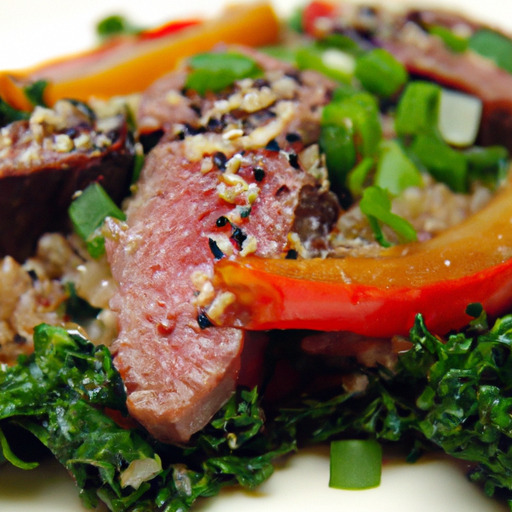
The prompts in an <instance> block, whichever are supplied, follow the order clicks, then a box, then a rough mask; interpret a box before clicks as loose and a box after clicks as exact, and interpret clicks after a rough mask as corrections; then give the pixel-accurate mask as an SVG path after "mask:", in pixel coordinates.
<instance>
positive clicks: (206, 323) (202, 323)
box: [197, 311, 213, 329]
mask: <svg viewBox="0 0 512 512" xmlns="http://www.w3.org/2000/svg"><path fill="white" fill-rule="evenodd" d="M197 323H198V324H199V327H201V329H206V328H207V327H211V326H212V325H213V324H212V323H211V321H210V319H209V318H208V317H207V316H206V313H205V312H204V311H200V312H199V315H197Z"/></svg>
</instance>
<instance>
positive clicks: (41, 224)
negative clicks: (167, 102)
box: [0, 101, 134, 261]
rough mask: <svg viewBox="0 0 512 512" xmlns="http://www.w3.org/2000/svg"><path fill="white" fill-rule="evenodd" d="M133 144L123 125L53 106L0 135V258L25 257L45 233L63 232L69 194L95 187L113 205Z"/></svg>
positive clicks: (124, 185) (65, 105) (125, 184)
mask: <svg viewBox="0 0 512 512" xmlns="http://www.w3.org/2000/svg"><path fill="white" fill-rule="evenodd" d="M133 155H134V152H133V145H132V143H131V141H130V139H129V137H128V129H127V124H126V120H125V119H124V117H122V116H115V117H112V118H109V119H105V120H102V121H99V120H97V119H96V118H95V117H94V116H93V115H92V112H89V111H87V110H84V109H83V108H82V107H81V106H79V107H77V106H76V105H74V104H72V103H71V102H67V101H61V102H59V103H57V104H56V106H55V108H54V109H45V108H40V107H38V108H36V110H35V111H34V112H33V113H32V115H31V118H30V120H28V121H16V122H14V123H11V124H9V125H7V126H5V127H3V128H2V129H1V130H0V219H1V221H0V256H3V255H7V254H8V255H10V256H13V257H14V258H16V259H18V260H19V261H23V260H24V259H25V258H27V257H28V256H30V255H31V254H32V253H33V251H34V249H35V246H36V243H37V240H38V239H39V237H40V236H41V235H42V234H44V233H46V232H48V231H67V230H69V227H70V226H69V223H68V215H67V209H68V207H69V204H70V202H71V200H72V198H73V196H74V194H75V193H76V192H77V191H79V190H83V189H84V188H85V187H86V186H87V185H89V184H90V183H91V182H93V181H99V182H100V183H101V184H102V186H103V187H104V188H105V189H106V190H107V192H108V193H109V194H110V195H111V196H112V198H113V199H114V200H116V201H117V202H120V200H121V199H122V198H123V197H124V196H125V195H126V193H127V192H128V188H129V183H130V178H131V171H132V167H133Z"/></svg>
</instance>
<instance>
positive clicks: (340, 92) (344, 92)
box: [331, 84, 361, 102]
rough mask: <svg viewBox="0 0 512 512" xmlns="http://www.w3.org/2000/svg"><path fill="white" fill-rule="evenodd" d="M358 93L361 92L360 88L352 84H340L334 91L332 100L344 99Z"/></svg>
mask: <svg viewBox="0 0 512 512" xmlns="http://www.w3.org/2000/svg"><path fill="white" fill-rule="evenodd" d="M356 94H361V91H360V90H359V89H356V88H355V87H354V86H353V85H351V84H339V85H338V87H336V89H334V91H333V92H332V100H331V101H334V102H336V101H343V100H345V99H347V98H350V97H351V96H354V95H356Z"/></svg>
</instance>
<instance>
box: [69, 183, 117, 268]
mask: <svg viewBox="0 0 512 512" xmlns="http://www.w3.org/2000/svg"><path fill="white" fill-rule="evenodd" d="M69 217H70V219H71V222H72V224H73V229H74V230H75V232H76V233H77V234H78V235H79V236H80V237H81V238H82V239H83V240H84V241H85V242H86V244H87V249H88V251H89V253H90V254H91V256H92V257H94V258H97V257H99V256H101V255H102V254H103V253H104V251H105V241H104V238H103V236H101V234H100V233H99V229H100V228H101V226H102V225H103V222H104V221H105V219H106V218H107V217H114V218H116V219H120V220H125V214H124V213H123V211H122V210H120V209H119V208H118V207H117V205H116V204H115V203H114V201H112V199H111V198H110V197H109V195H108V194H107V193H106V192H105V189H104V188H103V187H102V186H101V185H100V184H99V183H92V184H91V185H89V186H88V187H87V188H86V189H85V190H84V191H82V192H81V193H80V194H79V195H78V196H77V197H76V199H75V200H74V201H73V202H72V203H71V205H70V207H69Z"/></svg>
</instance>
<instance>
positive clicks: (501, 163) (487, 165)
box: [464, 146, 509, 184]
mask: <svg viewBox="0 0 512 512" xmlns="http://www.w3.org/2000/svg"><path fill="white" fill-rule="evenodd" d="M464 156H465V157H466V160H467V162H468V167H469V175H470V176H471V178H472V179H479V180H482V181H483V182H485V183H491V184H496V183H497V182H499V181H500V180H502V179H503V178H504V177H505V175H506V173H507V169H508V162H507V160H508V156H509V154H508V151H507V149H506V148H505V147H503V146H487V147H485V148H482V147H479V146H473V147H471V148H469V149H467V150H466V151H465V152H464Z"/></svg>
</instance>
